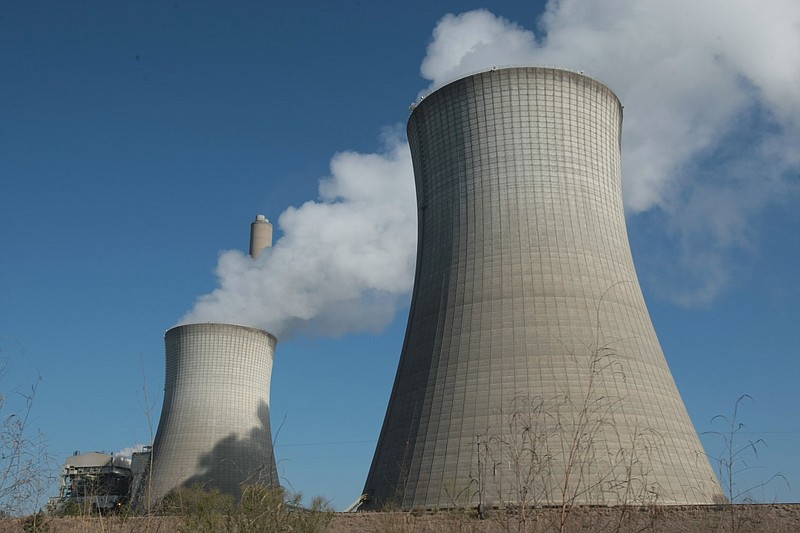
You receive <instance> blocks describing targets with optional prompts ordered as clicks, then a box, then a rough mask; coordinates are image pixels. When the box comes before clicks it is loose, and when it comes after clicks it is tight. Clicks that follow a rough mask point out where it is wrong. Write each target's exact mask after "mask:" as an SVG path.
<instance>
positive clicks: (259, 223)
mask: <svg viewBox="0 0 800 533" xmlns="http://www.w3.org/2000/svg"><path fill="white" fill-rule="evenodd" d="M270 246H272V224H270V223H269V220H267V219H266V217H265V216H264V215H257V216H256V219H255V220H254V221H253V222H252V223H251V224H250V257H252V258H253V259H255V258H257V257H258V256H259V255H261V252H262V251H264V248H268V247H270Z"/></svg>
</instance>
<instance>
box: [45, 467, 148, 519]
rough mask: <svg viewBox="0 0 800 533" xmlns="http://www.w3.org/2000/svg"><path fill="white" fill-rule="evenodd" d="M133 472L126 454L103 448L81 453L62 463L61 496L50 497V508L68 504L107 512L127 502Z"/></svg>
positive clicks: (57, 508) (56, 508) (59, 493)
mask: <svg viewBox="0 0 800 533" xmlns="http://www.w3.org/2000/svg"><path fill="white" fill-rule="evenodd" d="M132 478H133V473H132V471H131V462H130V460H129V459H128V458H126V457H121V456H117V455H112V454H109V453H102V452H89V453H78V452H75V454H74V455H72V456H70V457H68V458H67V460H66V461H64V466H62V467H61V480H60V486H59V491H58V496H57V497H54V498H50V508H51V509H53V510H55V511H61V510H63V509H64V508H65V506H66V505H69V504H76V505H78V506H79V508H80V509H84V508H85V509H87V510H91V511H99V512H107V511H111V510H114V509H116V508H117V507H119V506H121V505H123V504H125V503H127V502H128V497H129V496H130V486H131V480H132Z"/></svg>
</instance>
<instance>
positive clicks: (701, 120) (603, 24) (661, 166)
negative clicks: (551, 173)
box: [421, 0, 800, 304]
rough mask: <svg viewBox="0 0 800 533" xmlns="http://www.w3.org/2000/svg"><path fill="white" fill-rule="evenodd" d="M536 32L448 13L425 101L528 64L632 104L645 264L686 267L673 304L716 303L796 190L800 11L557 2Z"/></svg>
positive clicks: (635, 188)
mask: <svg viewBox="0 0 800 533" xmlns="http://www.w3.org/2000/svg"><path fill="white" fill-rule="evenodd" d="M539 27H540V29H541V35H540V36H539V38H537V36H536V35H535V34H534V33H533V32H531V31H529V30H526V29H525V28H522V27H521V26H519V25H518V24H516V23H514V22H511V21H509V20H506V19H504V18H501V17H498V16H495V15H494V14H492V13H490V12H489V11H486V10H476V11H470V12H466V13H462V14H459V15H452V14H451V15H446V16H445V17H443V18H442V19H441V21H440V22H439V24H438V25H437V27H436V29H435V30H434V33H433V40H432V42H431V43H430V44H429V46H428V52H427V56H426V57H425V60H424V61H423V62H422V66H421V72H422V75H423V76H424V77H425V78H426V79H428V80H430V81H431V85H430V87H429V88H428V91H430V90H431V89H433V88H436V87H439V86H441V85H443V84H444V83H446V82H448V81H452V80H453V79H456V78H458V77H462V76H464V75H467V74H471V73H473V72H476V71H479V70H484V69H487V68H491V67H502V66H509V65H520V64H534V65H554V66H559V67H564V68H569V69H573V70H580V71H585V72H586V73H587V74H589V75H591V76H593V77H595V78H597V79H599V80H601V81H603V82H605V83H606V84H607V85H609V86H610V87H611V88H612V90H614V92H615V93H616V94H617V95H618V96H619V97H620V100H621V101H622V103H623V105H624V106H625V120H624V125H623V128H624V129H623V158H622V160H623V177H624V195H625V205H626V208H627V210H628V213H629V214H630V215H636V214H637V213H642V212H645V211H653V210H655V212H656V213H657V214H658V216H654V217H652V218H655V219H656V221H657V223H658V224H661V225H663V227H662V232H664V233H663V235H662V237H664V238H662V239H660V242H659V244H658V246H654V249H653V250H652V251H651V250H648V253H650V252H652V253H658V251H659V250H661V253H663V254H664V256H665V257H664V259H665V260H666V261H667V262H668V264H669V263H672V264H674V265H675V268H676V269H677V271H673V272H672V274H671V275H672V276H674V277H675V278H677V281H676V282H675V283H674V284H670V283H666V282H667V281H668V280H666V277H669V274H665V279H662V280H661V281H663V282H665V283H664V284H665V285H667V284H669V285H671V287H670V288H669V289H668V290H667V289H665V292H670V293H671V294H672V295H673V297H674V298H675V299H677V300H678V301H680V302H682V303H685V304H697V303H706V302H708V301H710V300H712V299H713V298H714V297H715V296H716V295H717V294H718V293H719V291H721V290H722V289H723V288H724V287H725V285H726V283H727V282H728V280H729V278H730V277H731V276H732V272H731V271H730V266H729V263H730V254H733V253H736V252H737V251H738V250H741V249H746V250H747V249H751V248H752V247H754V245H755V240H754V231H753V230H752V229H751V228H752V227H753V220H754V216H755V215H757V214H759V213H760V212H762V211H763V210H764V208H765V207H766V206H767V205H769V204H770V203H771V202H775V201H780V200H781V199H783V198H785V197H786V196H787V194H788V193H790V192H794V193H796V192H797V184H796V183H792V182H791V178H790V176H791V177H796V176H797V173H798V166H800V2H797V1H796V0H770V1H765V2H758V3H756V2H749V1H744V0H704V1H703V2H697V1H695V0H671V1H669V2H664V1H661V0H638V1H637V2H633V3H632V2H629V1H627V0H606V1H596V2H590V1H581V0H562V1H555V0H551V1H550V2H549V3H548V5H547V10H546V12H545V14H544V15H543V16H542V18H541V19H540V21H539ZM687 275H688V276H689V278H688V279H687Z"/></svg>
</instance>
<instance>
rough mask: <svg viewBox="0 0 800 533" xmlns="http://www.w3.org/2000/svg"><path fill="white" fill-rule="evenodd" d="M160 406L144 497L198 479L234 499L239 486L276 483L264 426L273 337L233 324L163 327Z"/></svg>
mask: <svg viewBox="0 0 800 533" xmlns="http://www.w3.org/2000/svg"><path fill="white" fill-rule="evenodd" d="M164 341H165V344H166V355H167V365H166V367H167V371H166V382H165V387H164V406H163V408H162V411H161V419H160V421H159V424H158V431H157V432H156V438H155V442H154V444H153V464H152V476H151V478H150V484H149V492H150V498H149V502H148V503H152V502H157V501H158V500H159V499H161V498H162V497H163V496H164V495H166V494H167V493H168V492H169V491H171V490H173V489H175V488H177V487H189V486H193V485H200V486H202V487H204V488H208V489H218V490H219V491H220V492H222V493H224V494H231V495H233V496H234V497H236V498H238V497H239V496H240V495H241V488H242V485H243V484H255V483H259V484H264V485H267V486H272V487H277V486H278V475H277V469H276V467H275V456H274V455H273V450H272V433H271V431H270V424H269V389H270V378H271V375H272V361H273V357H274V354H275V345H276V342H277V341H276V339H275V337H274V336H273V335H271V334H269V333H267V332H266V331H262V330H259V329H255V328H250V327H245V326H238V325H233V324H188V325H183V326H177V327H174V328H172V329H170V330H169V331H167V333H166V335H165V337H164Z"/></svg>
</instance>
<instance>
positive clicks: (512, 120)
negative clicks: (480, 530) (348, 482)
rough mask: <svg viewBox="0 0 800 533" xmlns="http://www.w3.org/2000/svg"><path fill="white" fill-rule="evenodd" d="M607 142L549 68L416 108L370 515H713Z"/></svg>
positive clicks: (473, 86) (481, 78) (701, 457)
mask: <svg viewBox="0 0 800 533" xmlns="http://www.w3.org/2000/svg"><path fill="white" fill-rule="evenodd" d="M621 126H622V106H621V105H620V102H619V100H618V99H617V97H616V96H615V95H614V93H613V92H612V91H611V90H609V89H608V88H607V87H606V86H605V85H603V84H601V83H599V82H597V81H595V80H593V79H591V78H588V77H586V76H584V75H582V74H578V73H575V72H568V71H564V70H558V69H551V68H534V67H525V68H508V69H493V70H491V71H487V72H483V73H479V74H475V75H472V76H468V77H466V78H463V79H460V80H458V81H455V82H452V83H450V84H448V85H446V86H444V87H442V88H440V89H438V90H436V91H435V92H433V93H432V94H430V95H428V96H427V97H425V98H424V99H423V100H422V101H421V102H420V103H419V104H418V105H417V106H416V107H415V108H414V109H413V111H412V113H411V117H410V119H409V123H408V138H409V143H410V146H411V152H412V157H413V164H414V174H415V179H416V187H417V203H418V222H419V226H418V232H419V234H418V247H417V265H416V277H415V283H414V290H413V298H412V303H411V309H410V314H409V321H408V326H407V330H406V336H405V341H404V345H403V350H402V353H401V357H400V363H399V366H398V370H397V375H396V378H395V383H394V387H393V389H392V394H391V398H390V401H389V406H388V409H387V412H386V417H385V420H384V423H383V428H382V430H381V434H380V439H379V441H378V444H377V448H376V451H375V455H374V458H373V461H372V466H371V468H370V471H369V475H368V478H367V481H366V485H365V489H364V492H365V493H366V494H367V496H368V497H369V501H368V502H367V503H366V504H365V506H366V507H367V508H373V509H376V508H381V507H382V506H384V505H386V504H391V505H392V506H396V507H399V508H401V509H415V508H416V509H420V508H423V509H424V508H443V507H452V506H459V505H502V504H505V503H516V504H522V505H552V504H556V505H561V504H603V505H618V504H635V503H662V504H683V503H692V504H694V503H712V502H714V501H718V498H719V497H720V496H721V492H720V489H719V485H718V483H717V480H716V477H715V475H714V472H713V470H712V469H711V466H710V464H709V462H708V459H707V458H706V456H705V454H704V451H703V448H702V446H701V444H700V442H699V439H698V437H697V434H696V432H695V430H694V427H693V425H692V423H691V421H690V419H689V416H688V415H687V412H686V409H685V407H684V405H683V402H682V400H681V397H680V394H679V393H678V390H677V388H676V386H675V383H674V381H673V378H672V375H671V373H670V371H669V368H668V366H667V363H666V360H665V358H664V355H663V353H662V351H661V347H660V345H659V342H658V339H657V337H656V333H655V331H654V329H653V325H652V323H651V320H650V316H649V313H648V311H647V307H646V305H645V302H644V298H643V296H642V291H641V289H640V287H639V282H638V280H637V277H636V271H635V269H634V265H633V259H632V256H631V251H630V246H629V243H628V237H627V231H626V227H625V218H624V212H623V205H622V194H621V177H620V176H621V173H620V143H621Z"/></svg>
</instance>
